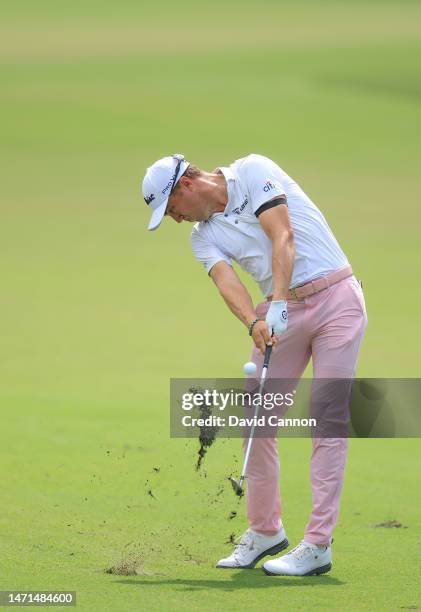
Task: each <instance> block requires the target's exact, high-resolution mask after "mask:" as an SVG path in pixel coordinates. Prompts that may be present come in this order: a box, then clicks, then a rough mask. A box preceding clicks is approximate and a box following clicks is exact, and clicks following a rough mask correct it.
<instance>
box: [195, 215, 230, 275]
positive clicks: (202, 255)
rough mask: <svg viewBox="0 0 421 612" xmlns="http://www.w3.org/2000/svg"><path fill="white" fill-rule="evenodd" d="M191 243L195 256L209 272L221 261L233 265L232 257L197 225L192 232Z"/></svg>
mask: <svg viewBox="0 0 421 612" xmlns="http://www.w3.org/2000/svg"><path fill="white" fill-rule="evenodd" d="M191 245H192V250H193V254H194V256H195V257H196V259H197V261H198V262H199V263H201V264H203V266H204V268H205V270H206V272H207V273H208V274H209V272H210V271H211V269H212V268H213V266H214V265H215V264H217V263H218V262H219V261H226V262H227V264H228V265H230V266H232V263H231V259H230V257H229V256H228V255H227V254H226V253H224V252H223V251H222V250H221V249H220V248H219V247H218V246H217V245H216V244H214V243H212V242H211V241H210V240H209V238H208V237H207V236H204V235H203V234H202V233H201V232H200V230H199V229H198V228H197V227H196V226H195V227H194V228H193V231H192V234H191Z"/></svg>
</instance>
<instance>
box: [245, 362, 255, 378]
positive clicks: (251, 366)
mask: <svg viewBox="0 0 421 612" xmlns="http://www.w3.org/2000/svg"><path fill="white" fill-rule="evenodd" d="M243 370H244V374H249V375H250V374H256V370H257V366H256V364H255V363H253V361H248V362H247V363H245V364H244V365H243Z"/></svg>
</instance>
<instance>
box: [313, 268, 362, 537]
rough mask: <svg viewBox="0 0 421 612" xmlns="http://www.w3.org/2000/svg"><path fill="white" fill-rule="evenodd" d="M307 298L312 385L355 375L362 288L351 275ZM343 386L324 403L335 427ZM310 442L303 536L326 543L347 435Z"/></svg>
mask: <svg viewBox="0 0 421 612" xmlns="http://www.w3.org/2000/svg"><path fill="white" fill-rule="evenodd" d="M310 301H311V303H310ZM306 302H307V303H308V305H309V306H310V307H311V311H310V312H311V313H312V315H311V323H312V331H313V334H314V336H313V340H312V355H313V376H314V383H315V387H313V388H314V389H317V387H319V390H320V385H319V383H318V379H322V378H325V379H326V378H330V379H334V378H348V379H350V378H352V377H353V376H354V373H355V367H356V361H357V356H358V351H359V348H360V344H361V340H362V338H363V335H364V331H365V328H366V325H367V315H366V311H365V305H364V297H363V294H362V291H361V288H360V286H359V284H358V282H357V281H356V279H355V278H354V277H350V278H347V279H345V280H343V281H341V282H339V283H337V284H335V285H333V286H332V287H330V288H329V289H326V290H325V291H322V292H320V293H318V294H315V295H314V296H311V297H310V298H307V300H306ZM343 390H344V388H343V387H342V393H341V392H340V393H339V399H337V400H336V401H337V405H335V406H333V405H332V406H329V405H327V406H326V407H325V408H326V410H327V411H328V412H331V413H332V415H334V414H335V415H336V419H337V421H336V423H337V425H335V427H336V426H338V427H339V428H342V427H343V426H344V425H346V420H347V415H348V406H349V394H347V393H344V392H343ZM334 395H335V394H334V393H333V394H332V398H333V397H334ZM333 401H334V400H333ZM312 443H313V452H312V457H311V487H312V498H313V508H312V513H311V515H310V520H309V522H308V524H307V526H306V529H305V533H304V539H305V541H306V542H310V543H312V544H318V545H329V544H330V543H331V537H332V532H333V529H334V527H335V524H336V521H337V518H338V513H339V499H340V494H341V490H342V484H343V475H344V469H345V462H346V454H347V446H348V440H347V438H346V437H340V438H339V437H338V438H334V437H329V438H313V440H312Z"/></svg>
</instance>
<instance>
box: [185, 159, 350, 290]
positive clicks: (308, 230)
mask: <svg viewBox="0 0 421 612" xmlns="http://www.w3.org/2000/svg"><path fill="white" fill-rule="evenodd" d="M219 170H220V171H221V172H222V173H223V175H224V176H225V179H226V181H227V188H228V203H227V206H226V208H225V210H224V212H221V213H215V214H213V215H212V216H211V217H210V219H208V220H207V221H201V222H199V223H196V224H195V226H194V227H193V231H192V235H191V242H192V248H193V253H194V255H195V256H196V258H197V259H198V260H199V261H200V262H201V263H202V264H203V265H204V267H205V268H206V270H207V272H208V273H209V272H210V270H211V269H212V267H213V266H214V265H215V264H216V263H218V261H226V262H227V263H228V264H229V265H232V261H236V262H237V263H238V264H239V265H240V266H241V268H243V270H245V271H246V272H249V273H250V274H251V276H252V277H253V278H254V279H255V280H256V282H257V283H258V284H259V286H260V289H261V291H262V293H263V295H264V296H265V297H267V296H268V295H271V294H272V293H273V291H272V243H271V241H270V239H269V238H268V236H267V235H266V234H265V232H264V230H263V228H262V226H261V224H260V221H259V219H258V217H256V215H255V212H256V211H257V210H258V209H259V208H260V206H262V204H264V203H265V202H268V201H269V200H272V199H273V198H274V197H276V196H282V195H284V196H286V198H287V202H288V212H289V217H290V219H291V225H292V228H293V230H294V242H295V261H294V268H293V272H292V277H291V284H290V287H297V286H298V285H303V284H305V283H306V282H309V281H311V280H313V279H315V278H317V277H319V276H324V275H325V274H328V273H329V272H333V271H334V270H338V269H339V268H343V267H344V266H346V265H349V264H348V260H347V258H346V257H345V255H344V253H343V251H342V250H341V248H340V246H339V244H338V242H337V241H336V238H335V237H334V235H333V233H332V231H331V229H330V227H329V226H328V224H327V223H326V220H325V218H324V216H323V215H322V213H321V212H320V210H319V209H318V208H317V206H316V205H315V204H313V202H312V201H311V200H310V198H309V197H308V196H307V195H306V194H305V193H304V191H303V190H302V189H301V188H300V187H299V185H297V183H296V182H295V181H294V180H293V179H292V178H291V177H290V176H288V174H287V173H286V172H284V171H283V170H282V169H281V168H280V167H279V166H278V165H277V164H275V162H273V161H272V160H271V159H269V158H267V157H264V156H263V155H255V154H251V155H248V156H247V157H243V158H241V159H238V160H237V161H235V162H234V163H233V164H231V165H230V166H229V167H227V168H222V167H221V168H219Z"/></svg>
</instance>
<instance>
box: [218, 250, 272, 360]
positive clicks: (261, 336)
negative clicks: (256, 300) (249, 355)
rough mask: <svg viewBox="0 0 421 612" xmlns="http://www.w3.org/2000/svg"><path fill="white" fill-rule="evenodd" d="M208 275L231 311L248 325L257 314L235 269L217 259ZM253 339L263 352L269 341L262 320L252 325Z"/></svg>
mask: <svg viewBox="0 0 421 612" xmlns="http://www.w3.org/2000/svg"><path fill="white" fill-rule="evenodd" d="M209 276H210V277H211V279H212V280H213V282H214V283H215V285H216V286H217V287H218V290H219V293H220V294H221V296H222V297H223V299H224V301H225V303H226V304H227V306H228V308H229V309H230V310H231V312H232V313H233V314H235V316H236V317H237V318H238V319H240V321H242V322H243V323H244V325H245V326H246V327H249V326H250V324H251V323H252V321H254V320H255V319H256V318H257V315H256V311H255V310H254V306H253V302H252V299H251V297H250V294H249V292H248V291H247V289H246V287H245V286H244V285H243V283H242V282H241V280H240V279H239V278H238V275H237V274H236V272H235V270H234V269H233V268H232V267H231V266H230V265H228V264H227V263H226V262H225V261H219V262H218V263H217V264H215V265H214V266H213V268H212V269H211V271H210V272H209ZM253 340H254V342H255V344H256V346H257V347H258V348H259V349H260V350H261V351H262V352H264V351H265V348H266V344H268V343H270V336H269V332H268V328H267V325H266V323H265V322H264V321H259V322H258V323H256V325H255V326H254V328H253Z"/></svg>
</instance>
